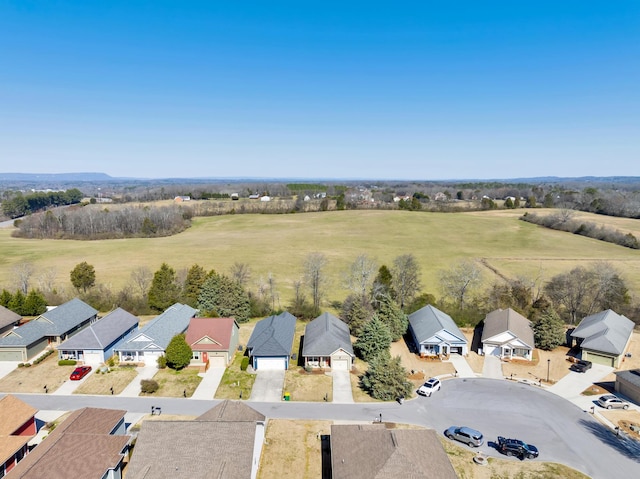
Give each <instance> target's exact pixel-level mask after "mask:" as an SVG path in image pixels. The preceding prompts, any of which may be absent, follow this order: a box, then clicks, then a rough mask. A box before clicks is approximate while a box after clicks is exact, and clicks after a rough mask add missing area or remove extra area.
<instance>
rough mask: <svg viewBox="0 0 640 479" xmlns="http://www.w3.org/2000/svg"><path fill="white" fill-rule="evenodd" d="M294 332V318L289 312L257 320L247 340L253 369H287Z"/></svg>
mask: <svg viewBox="0 0 640 479" xmlns="http://www.w3.org/2000/svg"><path fill="white" fill-rule="evenodd" d="M295 332H296V318H295V317H294V316H293V315H291V314H290V313H287V312H285V313H282V314H279V315H277V316H269V317H268V318H265V319H262V320H260V321H258V322H257V323H256V325H255V327H254V328H253V332H252V333H251V337H250V338H249V341H248V342H247V352H248V354H249V357H250V358H251V366H252V367H253V369H256V370H258V369H288V368H289V355H290V354H291V348H292V346H293V337H294V335H295Z"/></svg>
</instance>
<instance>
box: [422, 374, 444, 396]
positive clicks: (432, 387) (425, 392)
mask: <svg viewBox="0 0 640 479" xmlns="http://www.w3.org/2000/svg"><path fill="white" fill-rule="evenodd" d="M439 390H440V380H439V379H437V378H431V379H429V380H428V381H427V382H426V383H424V384H423V385H422V386H420V387H419V388H418V394H420V395H421V396H431V393H432V392H433V391H439Z"/></svg>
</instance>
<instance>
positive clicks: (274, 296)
mask: <svg viewBox="0 0 640 479" xmlns="http://www.w3.org/2000/svg"><path fill="white" fill-rule="evenodd" d="M267 288H268V291H269V299H270V300H271V311H275V310H276V302H278V305H279V304H280V296H279V295H278V290H277V289H276V278H275V277H274V276H273V273H271V272H269V274H268V275H267Z"/></svg>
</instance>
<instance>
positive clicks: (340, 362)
mask: <svg viewBox="0 0 640 479" xmlns="http://www.w3.org/2000/svg"><path fill="white" fill-rule="evenodd" d="M331 369H336V370H339V371H348V370H349V361H347V360H346V359H334V360H333V361H331Z"/></svg>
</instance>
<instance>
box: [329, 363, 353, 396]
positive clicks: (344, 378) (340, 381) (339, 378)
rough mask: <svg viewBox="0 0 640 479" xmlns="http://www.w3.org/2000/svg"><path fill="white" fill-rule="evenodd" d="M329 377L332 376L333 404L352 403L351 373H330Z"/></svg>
mask: <svg viewBox="0 0 640 479" xmlns="http://www.w3.org/2000/svg"><path fill="white" fill-rule="evenodd" d="M331 375H332V376H333V402H335V403H343V404H349V403H353V392H352V391H351V373H350V372H349V371H332V372H331Z"/></svg>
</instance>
